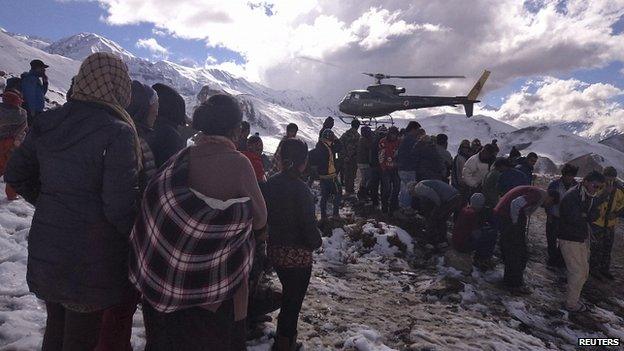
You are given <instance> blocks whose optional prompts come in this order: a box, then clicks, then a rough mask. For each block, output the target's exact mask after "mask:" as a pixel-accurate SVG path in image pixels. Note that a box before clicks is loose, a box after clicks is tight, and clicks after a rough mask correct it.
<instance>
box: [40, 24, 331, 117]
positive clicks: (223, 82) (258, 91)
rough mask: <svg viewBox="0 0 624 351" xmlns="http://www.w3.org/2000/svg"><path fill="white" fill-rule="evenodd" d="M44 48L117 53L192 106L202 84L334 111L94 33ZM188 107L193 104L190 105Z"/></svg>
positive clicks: (77, 55) (79, 56) (138, 73)
mask: <svg viewBox="0 0 624 351" xmlns="http://www.w3.org/2000/svg"><path fill="white" fill-rule="evenodd" d="M46 51H48V52H49V53H53V54H58V55H62V56H65V57H69V58H72V59H75V60H78V61H80V60H83V59H84V58H85V57H87V56H89V55H90V54H92V53H94V52H100V51H104V52H110V53H113V54H116V55H118V56H120V57H121V58H122V59H123V60H124V61H125V62H126V63H127V64H128V67H129V69H130V71H131V74H132V75H133V78H135V79H139V80H142V81H145V82H147V83H156V82H164V83H166V84H169V85H172V86H173V87H175V88H176V89H178V90H179V91H180V92H181V93H182V94H183V95H185V96H187V97H190V99H188V101H187V102H188V103H190V104H191V105H193V104H194V103H195V102H196V101H195V96H196V95H197V93H198V92H199V91H200V90H201V89H202V87H204V86H205V85H208V86H210V87H211V88H213V89H218V90H223V91H226V92H228V93H230V94H233V95H241V94H248V95H252V96H254V97H257V98H260V99H262V100H264V101H267V102H270V103H273V104H277V105H280V106H282V107H285V108H287V109H290V110H295V111H303V112H307V113H309V114H311V115H314V116H323V115H330V114H334V113H335V111H334V110H333V109H332V108H331V107H328V106H324V105H322V104H321V103H320V102H319V101H317V100H316V99H314V98H313V97H311V96H308V95H306V94H304V93H302V92H298V91H292V90H274V89H270V88H268V87H266V86H263V85H261V84H258V83H254V82H250V81H248V80H246V79H244V78H240V77H236V76H234V75H232V74H230V73H229V72H226V71H224V70H221V69H216V68H210V67H187V66H183V65H180V64H178V63H175V62H171V61H167V60H161V61H157V62H151V61H149V60H146V59H143V58H140V57H136V56H135V55H133V54H132V53H130V52H129V51H127V50H126V49H124V48H123V47H122V46H121V45H119V44H117V43H115V42H114V41H112V40H109V39H107V38H104V37H102V36H100V35H97V34H93V33H80V34H76V35H73V36H71V37H68V38H64V39H61V40H59V41H57V42H55V43H52V44H50V46H49V47H47V48H46ZM190 107H191V108H192V107H193V106H190Z"/></svg>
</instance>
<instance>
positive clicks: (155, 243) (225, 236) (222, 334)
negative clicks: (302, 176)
mask: <svg viewBox="0 0 624 351" xmlns="http://www.w3.org/2000/svg"><path fill="white" fill-rule="evenodd" d="M242 120H243V113H242V111H241V108H240V105H239V103H238V101H237V100H236V99H234V98H233V97H231V96H228V95H221V94H217V95H213V96H211V97H210V98H209V99H208V100H206V101H205V102H204V103H202V104H201V105H200V106H198V107H197V109H196V110H195V113H194V115H193V127H194V128H195V129H197V130H199V131H200V132H201V135H200V136H199V137H198V138H197V142H196V144H195V145H194V146H190V147H188V148H186V149H184V150H182V151H181V152H179V153H178V154H177V155H176V156H175V157H173V158H171V159H170V160H169V161H168V162H167V163H166V164H165V165H164V166H163V167H161V168H160V169H159V170H158V172H157V173H156V175H155V177H154V179H153V180H152V181H151V182H150V183H149V184H148V187H147V189H146V190H145V195H144V198H143V199H144V200H143V201H142V204H141V212H140V215H139V217H138V219H137V221H136V223H135V226H134V230H133V232H132V235H131V236H130V242H131V250H130V258H129V266H130V281H131V282H132V284H133V285H134V286H135V288H136V289H137V290H138V291H139V292H140V293H141V295H142V297H143V303H142V305H143V319H144V321H145V333H146V349H149V350H159V349H170V348H171V349H173V348H175V349H179V350H243V349H245V339H246V331H245V319H246V316H247V310H248V308H247V307H248V297H249V275H250V271H251V266H252V262H253V253H254V245H255V244H256V242H258V241H264V240H265V235H264V230H265V227H266V222H267V209H266V205H265V202H264V197H263V196H262V193H261V191H260V188H259V186H258V182H257V180H256V176H255V173H254V169H253V167H252V165H251V163H250V162H249V160H248V159H247V158H246V157H245V156H244V155H243V154H241V153H240V152H238V151H237V150H236V142H237V141H238V140H239V137H240V133H241V123H242ZM189 223H194V225H189ZM162 247H167V249H166V250H163V249H161V248H162ZM156 282H158V283H156ZM171 345H174V346H171Z"/></svg>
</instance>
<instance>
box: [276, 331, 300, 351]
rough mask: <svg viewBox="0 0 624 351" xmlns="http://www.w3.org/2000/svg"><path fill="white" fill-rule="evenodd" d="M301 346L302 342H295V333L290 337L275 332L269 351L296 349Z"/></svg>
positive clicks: (290, 350) (293, 350) (291, 350)
mask: <svg viewBox="0 0 624 351" xmlns="http://www.w3.org/2000/svg"><path fill="white" fill-rule="evenodd" d="M301 346H302V344H301V343H299V342H297V334H295V336H293V337H292V338H289V337H287V336H282V335H279V334H277V335H276V336H275V342H274V343H273V348H271V351H297V350H299V349H301Z"/></svg>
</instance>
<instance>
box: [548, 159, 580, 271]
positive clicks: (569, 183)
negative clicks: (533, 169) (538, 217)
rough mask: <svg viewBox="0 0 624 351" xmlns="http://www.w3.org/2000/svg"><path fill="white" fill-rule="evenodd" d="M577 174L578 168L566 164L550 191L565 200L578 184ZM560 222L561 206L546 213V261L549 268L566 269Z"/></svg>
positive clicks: (551, 183) (549, 186)
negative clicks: (564, 196) (567, 194)
mask: <svg viewBox="0 0 624 351" xmlns="http://www.w3.org/2000/svg"><path fill="white" fill-rule="evenodd" d="M577 174H578V167H576V166H574V165H572V164H569V163H566V164H565V165H563V167H562V168H561V176H560V177H559V178H558V179H555V180H553V181H552V182H550V184H548V190H549V191H556V192H558V193H559V198H563V195H565V193H566V192H567V191H568V190H570V189H571V188H573V187H575V186H576V185H577V184H578V183H577V181H576V180H575V179H574V178H575V177H576V175H577ZM560 221H561V219H560V215H559V204H557V205H554V206H552V207H550V208H548V209H547V211H546V241H547V243H548V261H546V265H547V266H549V267H558V268H565V262H564V261H563V256H561V250H560V249H559V246H558V245H557V236H558V233H559V230H560V229H559V227H560Z"/></svg>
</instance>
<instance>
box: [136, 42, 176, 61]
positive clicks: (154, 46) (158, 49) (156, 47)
mask: <svg viewBox="0 0 624 351" xmlns="http://www.w3.org/2000/svg"><path fill="white" fill-rule="evenodd" d="M136 47H137V48H141V49H147V50H149V51H150V52H151V53H152V55H154V56H156V57H161V58H166V57H167V56H168V55H169V50H167V48H165V47H164V46H162V45H160V44H158V41H156V39H154V38H144V39H139V40H138V41H137V42H136Z"/></svg>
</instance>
